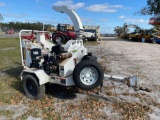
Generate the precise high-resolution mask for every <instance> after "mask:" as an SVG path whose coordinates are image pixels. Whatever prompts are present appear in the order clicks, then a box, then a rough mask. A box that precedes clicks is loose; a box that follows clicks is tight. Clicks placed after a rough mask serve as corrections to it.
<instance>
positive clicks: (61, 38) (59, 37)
mask: <svg viewBox="0 0 160 120" xmlns="http://www.w3.org/2000/svg"><path fill="white" fill-rule="evenodd" d="M54 40H55V41H57V42H60V43H65V37H64V36H63V35H58V34H56V35H55V36H54Z"/></svg>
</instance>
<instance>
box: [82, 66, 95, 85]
mask: <svg viewBox="0 0 160 120" xmlns="http://www.w3.org/2000/svg"><path fill="white" fill-rule="evenodd" d="M97 79H98V72H97V70H96V69H95V68H94V67H85V68H84V69H82V71H81V72H80V80H81V82H82V83H83V84H85V85H93V84H94V83H95V82H96V81H97Z"/></svg>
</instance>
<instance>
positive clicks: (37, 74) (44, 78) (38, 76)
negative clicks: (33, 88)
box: [20, 69, 50, 85]
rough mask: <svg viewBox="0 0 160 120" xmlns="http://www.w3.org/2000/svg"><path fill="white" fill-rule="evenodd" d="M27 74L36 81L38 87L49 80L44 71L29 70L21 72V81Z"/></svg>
mask: <svg viewBox="0 0 160 120" xmlns="http://www.w3.org/2000/svg"><path fill="white" fill-rule="evenodd" d="M28 74H30V75H33V76H35V77H36V79H37V80H38V83H39V85H43V84H46V83H48V82H49V80H50V77H49V76H48V74H47V73H46V72H45V71H44V70H38V69H37V70H30V69H27V70H23V71H22V73H21V76H20V77H21V81H22V80H23V79H24V77H25V76H26V75H28Z"/></svg>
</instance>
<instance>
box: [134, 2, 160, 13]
mask: <svg viewBox="0 0 160 120" xmlns="http://www.w3.org/2000/svg"><path fill="white" fill-rule="evenodd" d="M137 13H139V14H141V15H160V0H147V6H146V7H144V8H142V9H141V10H140V11H139V12H137Z"/></svg>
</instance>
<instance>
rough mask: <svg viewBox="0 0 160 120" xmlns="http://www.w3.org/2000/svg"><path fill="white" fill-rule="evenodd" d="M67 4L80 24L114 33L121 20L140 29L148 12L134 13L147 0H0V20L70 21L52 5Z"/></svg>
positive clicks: (53, 23)
mask: <svg viewBox="0 0 160 120" xmlns="http://www.w3.org/2000/svg"><path fill="white" fill-rule="evenodd" d="M61 5H62V6H68V7H69V8H71V9H73V10H75V12H76V13H77V14H78V16H79V17H80V19H81V21H82V24H83V25H93V26H94V25H95V26H100V31H101V33H114V27H116V26H123V24H124V23H127V24H136V25H138V26H140V27H141V28H143V29H149V28H152V26H151V25H149V24H148V22H149V18H150V17H151V16H142V15H139V14H136V15H135V13H136V12H138V11H139V10H140V9H141V8H143V7H145V6H146V5H147V0H0V14H2V16H3V18H4V20H3V21H1V22H5V23H7V22H12V21H14V22H43V23H44V24H52V25H55V26H56V25H57V24H58V23H65V24H73V23H72V21H71V19H70V18H69V17H68V16H67V15H66V14H64V13H59V12H56V11H54V10H53V9H52V6H61Z"/></svg>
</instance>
